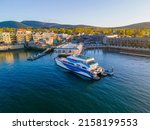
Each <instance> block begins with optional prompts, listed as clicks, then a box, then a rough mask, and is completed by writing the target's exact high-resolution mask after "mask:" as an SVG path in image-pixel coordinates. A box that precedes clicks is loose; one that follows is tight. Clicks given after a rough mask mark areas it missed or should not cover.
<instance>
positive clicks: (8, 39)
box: [2, 32, 12, 44]
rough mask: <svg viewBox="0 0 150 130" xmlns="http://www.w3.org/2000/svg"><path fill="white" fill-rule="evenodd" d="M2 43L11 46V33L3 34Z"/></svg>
mask: <svg viewBox="0 0 150 130" xmlns="http://www.w3.org/2000/svg"><path fill="white" fill-rule="evenodd" d="M2 41H3V42H4V43H6V44H11V43H12V41H11V37H10V33H9V32H4V33H2Z"/></svg>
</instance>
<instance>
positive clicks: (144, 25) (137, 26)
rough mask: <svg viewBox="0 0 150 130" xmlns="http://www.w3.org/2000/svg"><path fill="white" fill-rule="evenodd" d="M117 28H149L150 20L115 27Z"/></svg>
mask: <svg viewBox="0 0 150 130" xmlns="http://www.w3.org/2000/svg"><path fill="white" fill-rule="evenodd" d="M117 28H131V29H136V28H150V22H143V23H136V24H131V25H127V26H122V27H117Z"/></svg>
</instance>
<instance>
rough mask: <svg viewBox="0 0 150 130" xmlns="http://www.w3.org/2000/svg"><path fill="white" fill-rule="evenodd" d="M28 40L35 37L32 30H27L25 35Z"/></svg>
mask: <svg viewBox="0 0 150 130" xmlns="http://www.w3.org/2000/svg"><path fill="white" fill-rule="evenodd" d="M25 39H26V42H28V43H29V42H30V41H32V39H33V37H32V32H31V31H26V36H25Z"/></svg>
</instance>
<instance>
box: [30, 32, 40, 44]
mask: <svg viewBox="0 0 150 130" xmlns="http://www.w3.org/2000/svg"><path fill="white" fill-rule="evenodd" d="M32 36H33V40H34V42H35V43H36V42H38V41H39V40H40V39H42V33H41V32H36V33H35V32H34V33H33V34H32Z"/></svg>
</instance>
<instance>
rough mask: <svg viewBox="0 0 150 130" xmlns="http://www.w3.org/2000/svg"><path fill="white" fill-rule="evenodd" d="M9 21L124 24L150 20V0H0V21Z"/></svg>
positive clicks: (100, 24)
mask: <svg viewBox="0 0 150 130" xmlns="http://www.w3.org/2000/svg"><path fill="white" fill-rule="evenodd" d="M9 20H13V21H19V22H20V21H23V20H36V21H43V22H53V23H60V24H74V25H77V24H85V25H93V26H99V27H116V26H124V25H128V24H133V23H139V22H150V0H0V21H9Z"/></svg>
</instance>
